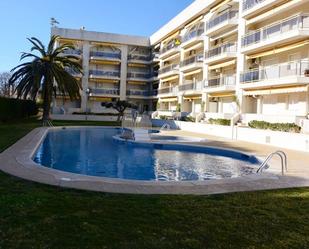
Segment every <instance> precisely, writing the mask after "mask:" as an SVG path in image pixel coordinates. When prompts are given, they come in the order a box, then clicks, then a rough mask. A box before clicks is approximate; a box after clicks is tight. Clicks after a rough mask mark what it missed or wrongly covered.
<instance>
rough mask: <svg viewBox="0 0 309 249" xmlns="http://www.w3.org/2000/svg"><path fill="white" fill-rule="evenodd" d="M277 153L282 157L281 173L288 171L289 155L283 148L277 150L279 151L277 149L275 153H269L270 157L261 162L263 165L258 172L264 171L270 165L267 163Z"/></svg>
mask: <svg viewBox="0 0 309 249" xmlns="http://www.w3.org/2000/svg"><path fill="white" fill-rule="evenodd" d="M275 155H277V156H279V157H280V160H281V173H282V175H284V173H285V172H287V170H288V160H287V156H286V154H285V152H283V151H281V150H277V151H275V152H273V153H270V154H269V155H268V157H267V158H266V159H265V161H264V162H263V163H262V164H261V166H260V167H259V168H258V170H257V171H256V172H257V173H262V171H263V170H264V169H266V168H267V167H268V165H267V163H268V162H269V161H270V159H272V158H273V156H275Z"/></svg>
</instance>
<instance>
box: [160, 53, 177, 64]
mask: <svg viewBox="0 0 309 249" xmlns="http://www.w3.org/2000/svg"><path fill="white" fill-rule="evenodd" d="M179 56H180V53H177V54H174V55H171V56H169V57H167V58H166V59H164V60H163V62H165V61H169V60H171V59H174V58H177V57H179Z"/></svg>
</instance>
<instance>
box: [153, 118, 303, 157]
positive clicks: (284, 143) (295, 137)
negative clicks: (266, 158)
mask: <svg viewBox="0 0 309 249" xmlns="http://www.w3.org/2000/svg"><path fill="white" fill-rule="evenodd" d="M152 123H153V125H154V126H157V127H161V126H162V125H163V124H165V123H167V124H169V125H170V126H171V128H172V129H181V130H184V131H189V132H196V133H201V134H206V135H212V136H218V137H224V138H228V139H234V140H240V141H246V142H251V143H258V144H267V145H272V146H277V147H281V148H287V149H292V150H299V151H306V152H309V134H302V133H290V132H280V131H271V130H261V129H253V128H247V127H238V126H234V127H232V126H222V125H211V124H203V123H193V122H184V121H173V120H160V119H153V120H152Z"/></svg>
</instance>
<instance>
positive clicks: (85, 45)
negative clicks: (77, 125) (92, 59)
mask: <svg viewBox="0 0 309 249" xmlns="http://www.w3.org/2000/svg"><path fill="white" fill-rule="evenodd" d="M89 55H90V43H89V41H84V42H83V72H84V75H83V77H82V88H83V91H82V92H81V109H82V111H83V112H86V111H87V110H86V109H87V102H88V96H87V94H86V91H87V89H88V87H89V81H88V79H89Z"/></svg>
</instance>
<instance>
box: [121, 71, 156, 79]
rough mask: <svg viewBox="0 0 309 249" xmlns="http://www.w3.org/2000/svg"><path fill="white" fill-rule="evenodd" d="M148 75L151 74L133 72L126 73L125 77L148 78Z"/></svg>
mask: <svg viewBox="0 0 309 249" xmlns="http://www.w3.org/2000/svg"><path fill="white" fill-rule="evenodd" d="M150 76H151V75H150V74H149V73H135V72H129V73H127V78H137V79H149V78H150Z"/></svg>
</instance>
